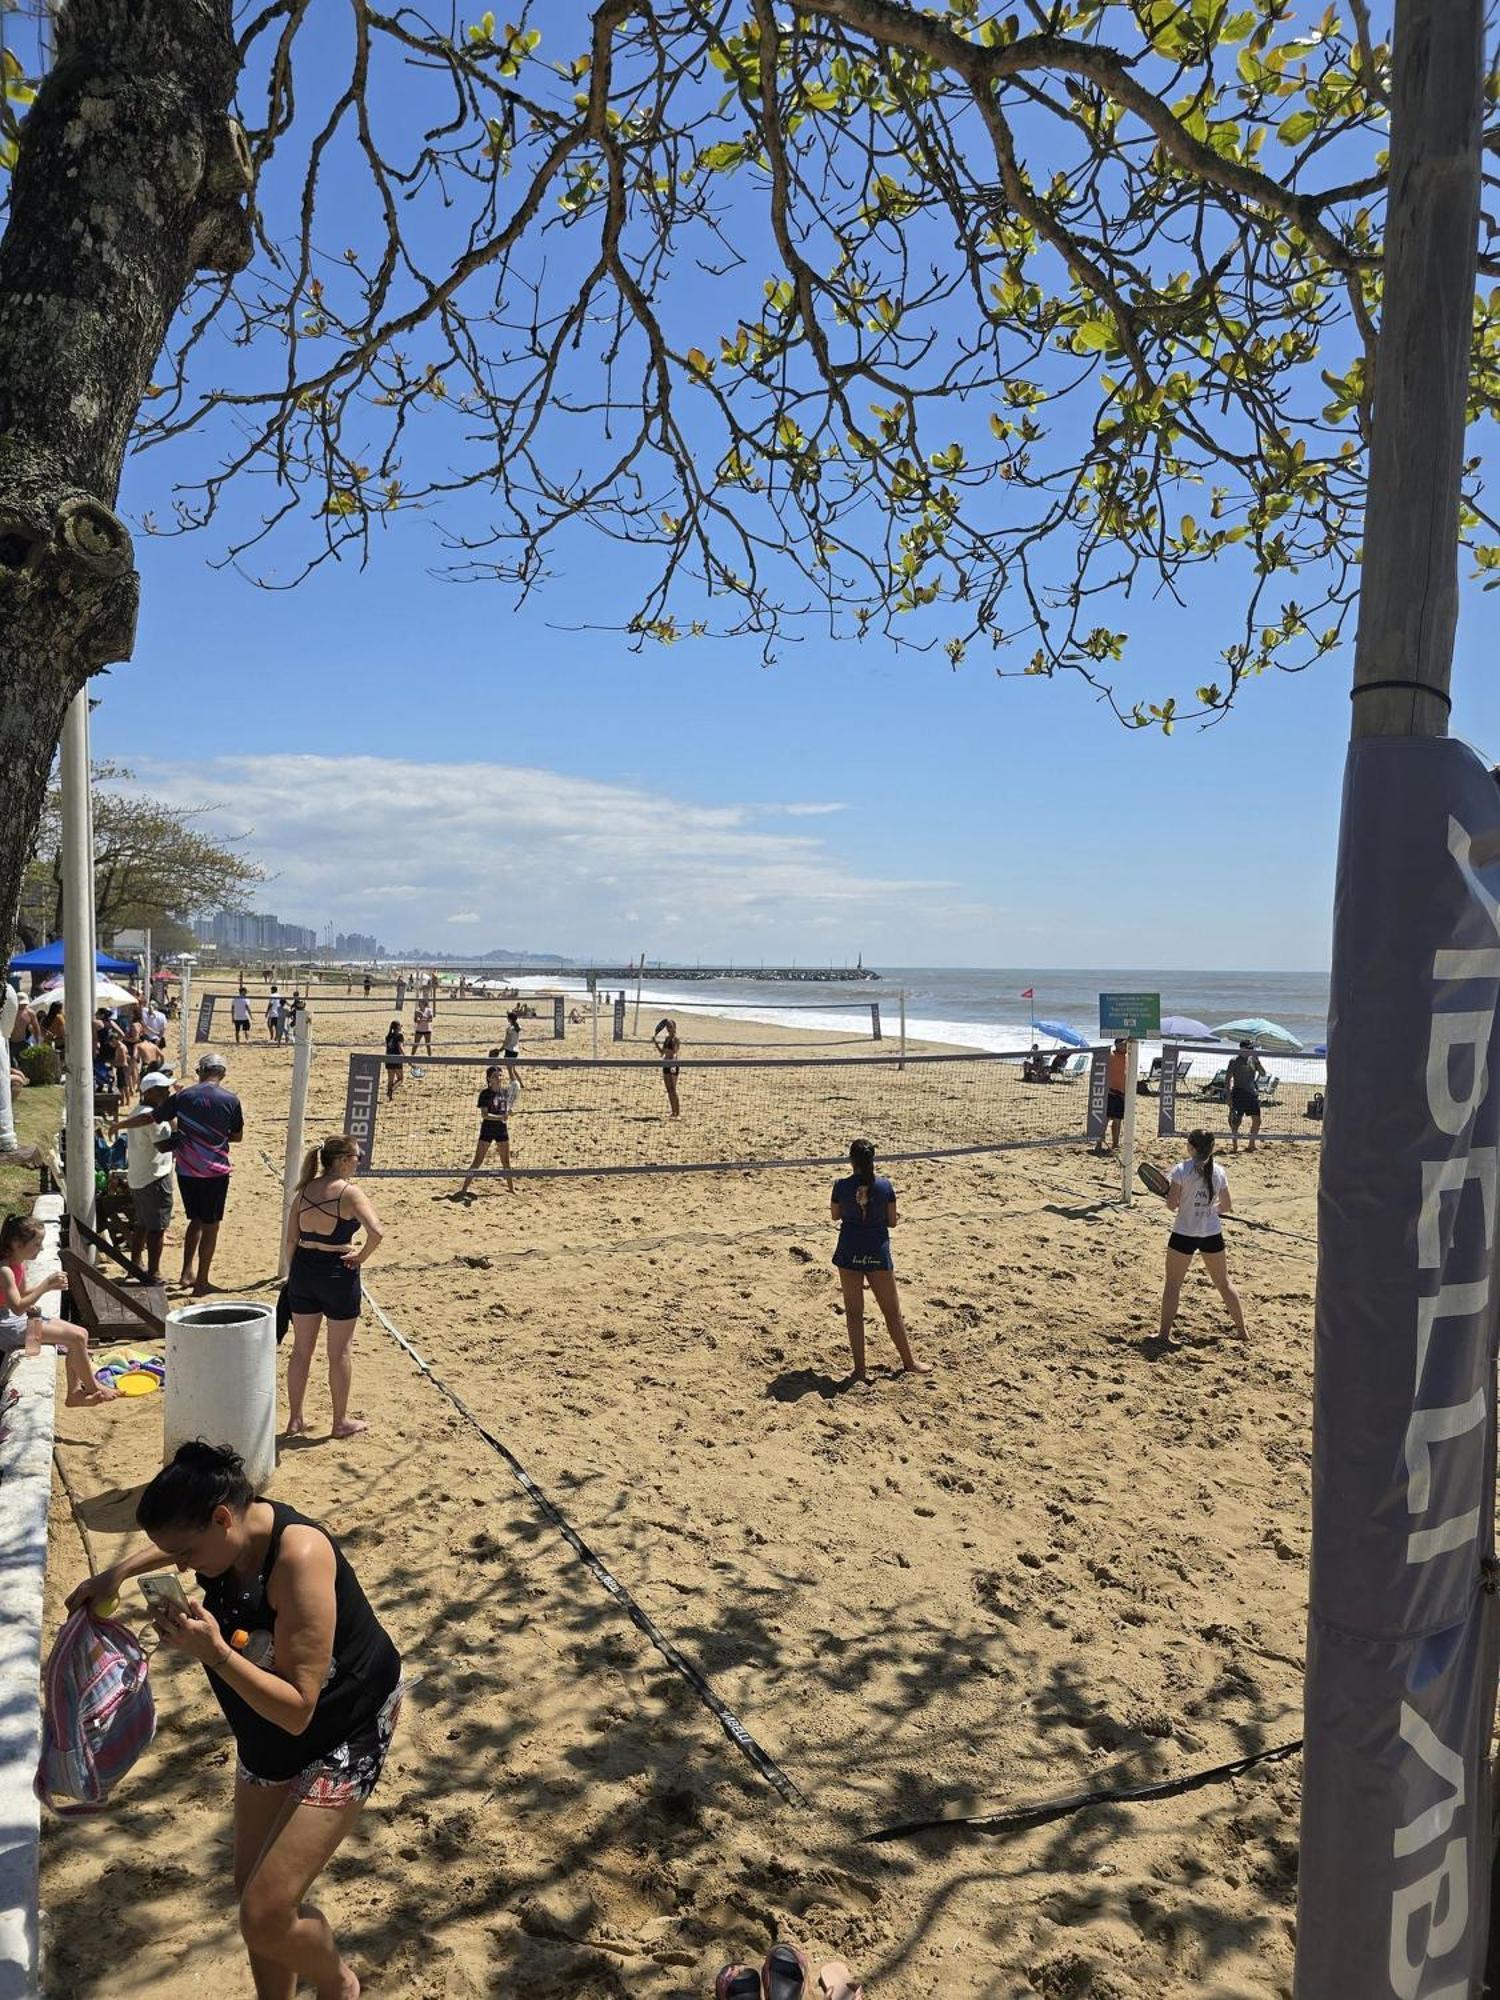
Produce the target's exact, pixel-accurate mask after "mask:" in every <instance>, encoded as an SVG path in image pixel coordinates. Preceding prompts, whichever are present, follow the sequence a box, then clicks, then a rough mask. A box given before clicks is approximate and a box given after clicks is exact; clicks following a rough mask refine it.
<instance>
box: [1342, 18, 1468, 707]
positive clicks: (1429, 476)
mask: <svg viewBox="0 0 1500 2000" xmlns="http://www.w3.org/2000/svg"><path fill="white" fill-rule="evenodd" d="M1392 69H1393V79H1394V82H1393V93H1392V102H1391V166H1390V196H1389V206H1388V209H1387V214H1386V234H1385V296H1384V306H1383V312H1382V319H1381V327H1380V338H1379V344H1378V348H1377V352H1376V361H1375V402H1374V437H1373V440H1372V443H1371V449H1370V478H1369V486H1368V492H1367V497H1366V502H1365V536H1364V566H1363V570H1362V573H1361V579H1360V593H1359V634H1358V638H1357V639H1356V641H1355V653H1354V702H1353V707H1354V719H1353V725H1352V733H1353V734H1354V735H1355V736H1445V735H1446V734H1447V732H1448V683H1449V680H1450V678H1451V675H1452V671H1453V634H1454V629H1455V627H1456V625H1457V623H1458V507H1459V484H1460V479H1461V476H1462V469H1463V460H1464V423H1465V416H1466V411H1467V404H1468V390H1469V350H1470V343H1471V340H1472V336H1473V323H1474V283H1475V266H1476V260H1477V256H1478V239H1479V188H1480V133H1481V125H1482V115H1481V114H1482V110H1483V89H1484V73H1485V63H1484V4H1483V0H1398V5H1397V7H1396V32H1395V42H1394V51H1393V64H1392ZM1393 683H1400V684H1401V685H1393Z"/></svg>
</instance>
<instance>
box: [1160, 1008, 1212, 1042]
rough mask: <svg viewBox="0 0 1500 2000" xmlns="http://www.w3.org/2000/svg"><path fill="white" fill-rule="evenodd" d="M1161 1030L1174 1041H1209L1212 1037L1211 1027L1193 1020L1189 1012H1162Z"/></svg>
mask: <svg viewBox="0 0 1500 2000" xmlns="http://www.w3.org/2000/svg"><path fill="white" fill-rule="evenodd" d="M1161 1031H1162V1034H1163V1036H1164V1037H1166V1038H1167V1039H1168V1040H1170V1041H1174V1042H1211V1041H1212V1040H1213V1038H1214V1031H1213V1029H1212V1028H1210V1027H1209V1026H1208V1025H1207V1023H1206V1022H1203V1021H1195V1020H1194V1019H1193V1017H1192V1015H1191V1014H1163V1015H1162V1017H1161Z"/></svg>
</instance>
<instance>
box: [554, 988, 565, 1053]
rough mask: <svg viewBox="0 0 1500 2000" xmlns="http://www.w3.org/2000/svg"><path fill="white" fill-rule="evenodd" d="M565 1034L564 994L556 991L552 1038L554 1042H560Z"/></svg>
mask: <svg viewBox="0 0 1500 2000" xmlns="http://www.w3.org/2000/svg"><path fill="white" fill-rule="evenodd" d="M563 1034H564V1030H563V997H562V995H561V994H560V993H554V994H553V996H552V1039H553V1041H554V1042H560V1041H562V1039H563Z"/></svg>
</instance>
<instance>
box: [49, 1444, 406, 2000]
mask: <svg viewBox="0 0 1500 2000" xmlns="http://www.w3.org/2000/svg"><path fill="white" fill-rule="evenodd" d="M135 1518H136V1523H137V1525H138V1526H139V1527H140V1528H141V1529H143V1530H144V1532H145V1533H146V1534H147V1535H149V1536H150V1538H151V1539H150V1541H149V1543H148V1544H147V1546H146V1547H145V1548H144V1549H142V1550H140V1551H139V1553H137V1554H136V1555H133V1556H127V1557H125V1558H124V1560H123V1561H121V1562H117V1563H114V1564H112V1565H111V1566H110V1567H109V1568H108V1569H105V1570H101V1571H100V1573H99V1574H98V1575H97V1576H91V1577H89V1578H87V1579H86V1580H85V1581H84V1582H83V1583H80V1584H79V1585H78V1586H77V1588H76V1589H75V1590H74V1591H73V1592H72V1594H71V1595H70V1596H69V1598H68V1609H69V1610H70V1611H76V1610H78V1609H79V1608H80V1607H81V1606H83V1605H85V1604H89V1603H91V1602H94V1601H96V1600H98V1599H106V1600H107V1599H109V1598H111V1597H115V1596H118V1594H119V1592H120V1589H121V1587H122V1586H123V1585H124V1584H125V1583H126V1582H127V1581H128V1580H129V1579H130V1578H131V1577H136V1576H142V1575H144V1574H145V1573H146V1572H148V1571H151V1570H159V1569H165V1568H168V1567H169V1566H171V1565H173V1564H175V1565H176V1567H177V1568H178V1569H179V1570H193V1571H195V1572H196V1580H197V1584H198V1587H199V1589H200V1590H201V1591H202V1593H203V1595H202V1599H201V1601H199V1600H197V1599H187V1598H185V1599H184V1601H183V1602H182V1603H181V1604H178V1603H176V1602H175V1600H174V1601H172V1602H168V1601H166V1600H165V1598H164V1597H163V1595H162V1594H161V1593H160V1592H156V1593H153V1596H154V1599H155V1601H154V1602H153V1604H152V1612H151V1615H152V1618H153V1620H154V1621H155V1624H156V1629H157V1631H158V1633H159V1634H160V1636H161V1641H162V1643H163V1645H166V1646H170V1647H172V1649H173V1650H174V1651H175V1652H179V1653H186V1654H187V1655H188V1656H189V1657H190V1658H192V1659H195V1660H198V1661H199V1662H200V1663H201V1664H202V1666H203V1667H204V1668H205V1670H206V1671H207V1674H208V1683H209V1686H210V1688H211V1689H212V1690H213V1694H214V1698H215V1700H216V1701H217V1702H218V1704H219V1707H220V1708H221V1709H222V1710H223V1712H224V1717H225V1720H226V1721H227V1722H228V1724H229V1728H230V1731H231V1733H232V1734H233V1736H234V1739H235V1744H236V1746H237V1748H238V1751H239V1762H238V1769H237V1772H236V1775H235V1786H234V1888H235V1894H236V1896H237V1897H238V1899H239V1919H240V1935H241V1936H242V1937H243V1938H244V1941H245V1946H246V1949H247V1951H248V1952H249V1956H250V1973H251V1978H252V1979H253V1981H254V1985H255V1992H256V1995H257V2000H292V1995H293V1993H294V1992H295V1990H296V1987H297V1983H298V1981H299V1980H306V1981H307V1983H308V1984H309V1985H310V1986H312V1987H314V1988H315V1989H316V1991H317V1992H318V1994H319V1995H321V1996H323V2000H358V1995H359V1990H360V1988H359V1980H358V1979H357V1978H356V1977H355V1974H354V1971H353V1969H352V1968H351V1967H350V1966H349V1965H347V1964H346V1963H345V1961H344V1959H343V1957H342V1956H341V1955H340V1952H339V1948H338V1945H337V1943H336V1941H335V1939H334V1935H333V1932H332V1931H331V1930H330V1929H329V1926H328V1921H327V1919H326V1918H325V1917H324V1916H323V1914H322V1912H321V1911H320V1910H317V1909H315V1908H314V1907H313V1906H312V1905H311V1904H310V1903H306V1902H304V1901H303V1900H302V1899H303V1897H304V1896H306V1895H307V1893H308V1891H309V1890H310V1889H311V1887H312V1885H313V1883H314V1882H315V1881H316V1880H317V1878H318V1876H319V1875H321V1874H322V1872H323V1870H324V1869H325V1868H326V1867H327V1865H328V1863H329V1861H330V1860H331V1859H332V1858H333V1855H334V1854H335V1853H336V1852H337V1850H338V1848H339V1847H340V1846H341V1845H342V1843H343V1841H344V1840H345V1838H346V1837H347V1835H348V1834H349V1833H350V1831H351V1830H352V1828H353V1826H354V1823H355V1821H356V1820H357V1819H358V1817H359V1815H360V1812H361V1810H362V1809H363V1806H364V1803H365V1801H366V1799H368V1798H369V1796H370V1794H371V1792H373V1791H374V1789H375V1786H376V1784H377V1783H378V1782H379V1779H380V1774H381V1771H382V1770H383V1768H384V1766H385V1760H386V1754H387V1752H388V1751H389V1749H390V1744H391V1738H392V1736H393V1735H394V1733H395V1728H396V1721H397V1718H398V1716H399V1715H400V1712H401V1691H402V1690H401V1656H400V1654H399V1653H398V1652H397V1651H396V1648H395V1646H394V1645H393V1644H392V1643H391V1640H390V1637H389V1635H388V1634H387V1633H386V1631H385V1629H384V1627H383V1626H382V1625H381V1624H380V1622H379V1620H378V1619H377V1618H376V1616H375V1613H374V1612H373V1611H372V1610H371V1608H370V1605H369V1601H368V1600H367V1598H366V1597H365V1594H364V1592H363V1591H362V1590H361V1589H360V1587H359V1581H358V1579H357V1578H356V1576H355V1574H354V1571H353V1570H352V1569H351V1568H350V1566H349V1564H348V1562H347V1561H346V1559H345V1557H344V1553H343V1551H342V1549H340V1547H339V1545H338V1543H337V1542H336V1541H335V1540H334V1539H333V1537H332V1536H331V1535H330V1534H329V1533H328V1531H327V1529H326V1528H323V1527H321V1526H320V1525H319V1524H318V1523H317V1522H316V1521H310V1520H308V1519H306V1517H305V1516H303V1515H301V1514H299V1513H298V1512H297V1511H296V1509H295V1508H293V1507H289V1506H287V1505H286V1503H285V1502H284V1501H280V1500H262V1499H260V1498H259V1497H258V1496H257V1494H256V1492H255V1490H254V1488H253V1487H252V1486H251V1484H250V1482H249V1480H248V1479H247V1478H246V1476H245V1467H244V1464H243V1462H242V1461H241V1460H240V1458H239V1457H238V1455H237V1454H236V1453H235V1452H233V1451H231V1450H229V1448H228V1447H227V1446H225V1445H211V1444H205V1443H203V1442H202V1441H201V1440H197V1441H194V1442H193V1443H191V1444H183V1445H179V1446H178V1448H177V1454H176V1456H175V1457H174V1458H173V1460H172V1462H171V1464H170V1465H168V1466H166V1467H165V1468H164V1469H163V1470H162V1471H161V1472H159V1473H158V1474H157V1475H156V1477H155V1478H154V1479H153V1480H152V1481H151V1483H150V1485H149V1486H148V1487H147V1488H146V1490H145V1491H144V1492H143V1493H142V1495H141V1497H140V1500H139V1502H138V1503H137V1506H136V1512H135ZM166 1581H168V1580H166V1579H163V1582H164V1583H165V1582H166Z"/></svg>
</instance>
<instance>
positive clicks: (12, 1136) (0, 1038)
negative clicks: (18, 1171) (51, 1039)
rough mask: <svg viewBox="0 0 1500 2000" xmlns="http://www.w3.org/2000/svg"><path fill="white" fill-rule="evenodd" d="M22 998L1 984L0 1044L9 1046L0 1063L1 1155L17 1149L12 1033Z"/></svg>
mask: <svg viewBox="0 0 1500 2000" xmlns="http://www.w3.org/2000/svg"><path fill="white" fill-rule="evenodd" d="M20 1004H21V996H20V994H19V993H18V992H17V990H16V988H15V987H14V986H12V985H10V984H9V983H8V982H7V983H4V984H0V1030H3V1031H4V1032H3V1033H0V1042H4V1043H6V1044H7V1046H6V1047H5V1048H4V1049H3V1050H0V1055H3V1056H4V1061H3V1062H0V1153H14V1152H15V1151H16V1148H17V1144H18V1142H17V1139H16V1119H15V1111H14V1108H13V1107H12V1105H11V1101H10V1049H9V1046H8V1044H9V1041H10V1031H11V1029H12V1028H13V1027H14V1026H15V1020H16V1015H17V1013H18V1012H19V1011H20Z"/></svg>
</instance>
